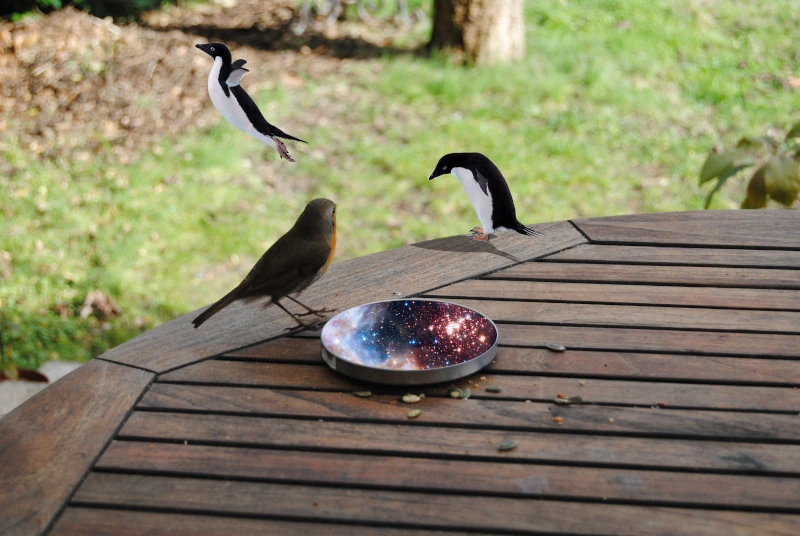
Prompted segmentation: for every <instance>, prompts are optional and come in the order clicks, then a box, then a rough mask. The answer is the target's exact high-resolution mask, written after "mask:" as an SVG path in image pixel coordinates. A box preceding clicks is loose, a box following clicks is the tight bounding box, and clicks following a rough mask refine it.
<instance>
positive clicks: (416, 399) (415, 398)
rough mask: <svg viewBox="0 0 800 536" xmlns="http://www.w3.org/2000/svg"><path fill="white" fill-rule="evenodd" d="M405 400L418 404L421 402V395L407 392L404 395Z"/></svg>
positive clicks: (407, 402) (408, 402)
mask: <svg viewBox="0 0 800 536" xmlns="http://www.w3.org/2000/svg"><path fill="white" fill-rule="evenodd" d="M403 402H405V403H406V404H416V403H417V402H419V397H418V396H417V395H412V394H410V393H409V394H407V395H403Z"/></svg>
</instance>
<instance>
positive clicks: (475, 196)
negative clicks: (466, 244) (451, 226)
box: [451, 167, 494, 234]
mask: <svg viewBox="0 0 800 536" xmlns="http://www.w3.org/2000/svg"><path fill="white" fill-rule="evenodd" d="M451 173H452V174H453V175H455V176H456V178H457V179H458V182H460V183H461V187H462V188H464V192H466V194H467V198H468V199H469V202H470V203H472V207H473V208H474V209H475V212H476V214H477V215H478V220H480V222H481V227H483V232H484V233H486V234H489V233H491V232H493V231H494V227H493V226H492V212H493V210H494V207H493V205H492V193H491V191H489V189H488V188H487V189H486V190H487V192H486V193H483V190H481V187H480V185H479V184H478V181H476V180H475V178H474V176H473V174H472V172H471V171H470V170H468V169H466V168H460V167H457V168H453V170H452V171H451Z"/></svg>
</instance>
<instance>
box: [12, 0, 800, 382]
mask: <svg viewBox="0 0 800 536" xmlns="http://www.w3.org/2000/svg"><path fill="white" fill-rule="evenodd" d="M503 2H505V3H506V4H507V7H506V8H503V9H508V10H509V14H504V15H502V16H507V17H511V18H510V19H509V20H511V21H512V25H511V26H509V27H507V28H506V30H504V31H503V32H502V34H501V35H500V37H498V36H497V35H493V34H491V32H489V33H488V34H486V32H483V33H481V32H478V33H477V34H476V33H475V31H473V30H474V29H470V28H466V30H465V29H464V28H463V27H462V28H459V25H462V26H463V25H464V24H467V23H466V22H464V14H463V10H464V9H467V8H468V7H469V4H470V0H435V2H434V1H433V0H407V1H404V0H400V2H398V1H397V0H391V1H390V0H384V1H379V2H370V1H367V2H361V1H358V2H357V1H355V0H353V1H352V2H348V3H345V2H339V1H334V2H329V0H324V1H319V2H318V1H316V0H315V1H306V0H301V1H298V0H207V1H204V0H183V1H180V2H177V3H170V2H164V3H162V2H160V1H154V0H74V1H73V2H71V3H69V2H66V1H64V2H63V5H62V0H10V1H6V2H4V3H3V7H2V8H0V12H2V13H1V14H0V17H2V19H0V155H2V158H0V334H1V335H2V343H1V344H2V346H1V347H0V354H2V356H3V359H4V361H3V364H2V366H0V370H2V368H3V367H5V368H6V369H8V368H9V367H10V366H11V365H12V364H15V365H16V366H18V367H27V368H37V367H39V366H40V365H41V364H42V363H43V362H45V361H48V360H58V359H60V360H70V361H73V360H77V361H80V360H85V359H89V358H91V357H94V356H97V355H99V354H101V353H102V352H103V351H105V350H107V349H108V348H110V347H112V346H115V345H117V344H120V343H121V342H123V341H125V340H127V339H129V338H131V337H134V336H136V335H138V334H139V333H141V332H143V331H146V330H148V329H151V328H153V327H155V326H156V325H158V324H161V323H163V322H165V321H168V320H170V319H172V318H174V317H176V316H179V315H181V314H184V313H187V312H189V311H192V310H194V309H196V308H198V307H201V306H203V305H205V304H208V303H210V302H212V301H214V300H216V299H218V298H219V297H220V296H221V295H223V294H224V293H225V292H227V291H228V290H229V289H230V288H232V287H233V286H234V285H235V284H237V283H238V281H239V280H240V279H241V278H242V277H243V276H244V275H245V274H246V273H247V271H248V270H249V269H250V267H251V266H252V264H253V263H254V262H255V260H256V259H258V257H259V256H260V255H261V254H262V253H263V252H264V251H265V250H266V249H267V248H268V247H269V246H270V245H271V244H272V243H273V241H274V240H275V239H276V238H277V237H278V236H280V235H281V234H282V233H283V232H285V231H286V230H287V229H288V228H289V227H290V226H291V225H292V224H293V222H294V220H295V219H296V217H297V215H298V214H299V212H300V211H301V210H302V208H303V206H304V205H305V203H306V202H307V201H308V200H310V199H312V198H314V197H320V196H323V197H329V198H331V199H333V200H335V201H336V202H337V203H338V205H339V210H338V223H339V242H338V249H337V254H336V258H335V261H337V262H341V261H343V260H346V259H350V258H354V257H358V256H362V255H367V254H369V253H373V252H376V251H381V250H384V249H388V248H395V247H399V246H402V245H405V244H408V243H411V242H417V241H421V240H426V239H430V238H435V237H442V236H448V235H453V234H464V233H466V231H467V230H468V229H470V228H472V227H473V226H474V225H476V224H477V220H476V217H475V215H474V212H473V210H472V208H471V207H470V205H469V202H468V200H467V197H466V196H465V195H464V194H463V192H462V191H461V189H460V186H459V184H458V182H457V181H456V180H455V179H454V178H451V179H447V178H446V177H445V178H443V180H439V181H436V182H434V183H429V182H428V180H427V177H428V174H429V173H430V172H431V170H432V169H433V167H434V165H435V164H436V162H437V160H438V159H439V157H441V156H442V155H443V154H445V153H447V152H452V151H479V152H482V153H484V154H486V155H487V156H489V157H490V158H491V159H492V160H493V161H494V162H495V163H496V164H497V165H498V167H499V168H500V169H501V170H502V171H503V173H504V175H505V176H506V178H507V179H508V181H509V184H510V185H511V189H512V191H513V192H514V194H515V200H516V204H517V210H518V212H519V216H520V219H521V220H522V221H523V222H525V223H529V224H532V223H536V222H545V221H552V220H562V219H569V218H578V217H586V216H606V215H614V214H625V213H633V212H654V211H672V210H695V209H702V208H703V206H704V203H705V199H706V196H707V195H708V192H709V190H710V187H711V184H707V185H704V186H699V185H698V172H699V170H700V168H701V166H702V165H703V162H704V160H705V159H706V157H707V156H708V154H709V151H710V150H712V149H714V148H719V149H723V148H726V147H732V146H734V145H735V144H736V143H737V140H739V138H741V137H742V136H751V135H752V136H763V135H765V134H767V135H772V136H774V137H776V138H780V137H781V136H783V134H784V133H785V132H786V130H787V128H788V127H789V125H790V124H791V123H792V122H794V121H796V120H797V117H796V115H797V113H796V112H797V110H798V107H799V105H800V61H799V60H800V44H798V43H800V35H798V27H800V1H795V0H780V1H777V0H776V1H772V2H753V1H751V0H525V1H524V2H523V1H522V0H503ZM503 2H499V3H498V4H503ZM473 3H477V2H473ZM67 4H69V5H67ZM434 4H435V6H434ZM465 6H467V7H466V8H465ZM448 10H449V11H448ZM459 10H461V11H459ZM495 16H500V15H498V14H496V13H495V14H491V13H490V14H482V15H481V16H480V17H478V20H479V21H481V22H479V25H478V30H486V29H487V28H489V30H490V29H491V24H492V22H491V21H492V20H494V17H495ZM459 17H461V19H459ZM467 18H468V17H467ZM487 21H488V22H487ZM484 22H485V24H484ZM434 27H436V29H435V30H434ZM487 31H488V30H487ZM459 32H461V33H459ZM475 35H478V36H479V37H477V38H476V37H475ZM486 35H488V37H486ZM432 36H433V39H432ZM481 36H483V37H481ZM210 40H212V41H221V42H224V43H226V44H227V45H228V46H229V47H230V48H231V50H232V52H233V56H234V59H235V58H244V59H246V60H247V62H248V63H247V67H248V68H249V69H250V74H249V75H248V76H247V77H246V78H245V79H244V81H243V83H242V85H243V86H244V87H245V88H246V89H247V91H248V92H249V93H250V94H251V95H252V96H253V97H254V99H255V100H256V102H257V103H258V104H259V105H260V107H261V109H262V111H263V112H264V115H265V116H266V117H267V119H268V120H270V121H271V122H273V123H275V124H276V125H279V126H280V127H281V128H282V129H284V130H286V131H287V132H290V133H292V134H294V135H296V136H298V137H301V138H303V139H306V140H308V141H309V142H310V144H309V145H307V146H306V145H303V144H299V143H294V142H289V143H287V145H288V147H289V150H290V152H291V153H292V155H293V156H294V157H295V158H296V159H297V163H296V164H290V163H287V162H286V161H280V160H278V158H277V155H276V154H275V152H274V151H273V150H272V149H270V148H268V147H266V146H265V145H263V144H261V143H259V142H258V141H256V140H254V139H252V138H250V137H248V136H246V135H244V134H243V133H241V132H239V131H237V130H235V129H234V128H233V127H232V126H230V125H229V124H228V123H226V122H225V121H224V120H222V119H221V117H220V116H219V114H218V113H217V112H216V110H215V109H214V108H213V106H212V105H211V102H210V100H209V97H208V94H207V90H206V79H207V76H208V72H209V70H210V68H211V61H210V58H209V57H208V56H206V55H205V54H204V53H202V52H201V51H199V50H197V49H195V48H194V45H195V44H196V43H203V42H208V41H210ZM746 179H747V177H744V176H742V177H737V178H734V179H732V180H730V181H729V182H728V184H727V185H726V186H725V187H724V188H723V189H722V190H721V191H720V192H719V194H718V195H717V196H716V197H714V199H713V201H712V202H711V208H718V209H719V208H738V207H739V204H740V202H741V201H742V199H743V197H744V195H745V194H744V191H745V188H746V184H747V182H746Z"/></svg>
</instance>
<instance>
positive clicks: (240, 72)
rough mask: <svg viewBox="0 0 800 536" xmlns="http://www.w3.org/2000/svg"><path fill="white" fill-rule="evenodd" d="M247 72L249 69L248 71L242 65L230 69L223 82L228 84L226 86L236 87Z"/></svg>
mask: <svg viewBox="0 0 800 536" xmlns="http://www.w3.org/2000/svg"><path fill="white" fill-rule="evenodd" d="M249 72H250V71H248V70H247V69H245V68H244V67H240V68H239V69H235V70H233V71H231V74H229V75H228V80H226V81H225V83H226V84H228V87H236V86H238V85H239V83H240V82H241V81H242V77H243V76H244V75H246V74H247V73H249Z"/></svg>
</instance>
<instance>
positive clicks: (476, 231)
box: [469, 227, 483, 235]
mask: <svg viewBox="0 0 800 536" xmlns="http://www.w3.org/2000/svg"><path fill="white" fill-rule="evenodd" d="M469 232H470V234H473V235H482V234H483V227H473V228H472V229H470V230H469Z"/></svg>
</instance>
